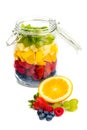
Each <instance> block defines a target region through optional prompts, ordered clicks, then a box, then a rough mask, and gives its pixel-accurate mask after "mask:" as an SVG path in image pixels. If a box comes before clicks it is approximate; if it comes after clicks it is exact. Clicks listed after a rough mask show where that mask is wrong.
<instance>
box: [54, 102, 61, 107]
mask: <svg viewBox="0 0 87 130" xmlns="http://www.w3.org/2000/svg"><path fill="white" fill-rule="evenodd" d="M61 106H62V103H61V102H57V103H54V104H53V105H52V107H53V108H57V107H61Z"/></svg>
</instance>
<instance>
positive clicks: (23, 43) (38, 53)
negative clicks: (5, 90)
mask: <svg viewBox="0 0 87 130" xmlns="http://www.w3.org/2000/svg"><path fill="white" fill-rule="evenodd" d="M43 29H48V27H46V26H43V27H33V26H31V25H30V24H28V25H24V24H22V25H21V30H22V31H25V32H26V34H24V33H22V31H21V32H20V34H19V35H20V38H17V39H18V40H17V42H16V46H15V51H14V58H15V60H14V68H15V72H16V76H18V77H19V78H21V79H22V80H28V79H32V80H35V81H38V80H41V79H44V78H47V77H49V76H52V75H54V74H55V72H56V63H57V52H58V48H57V45H56V43H55V36H54V35H53V34H51V33H47V34H44V35H40V34H42V30H43ZM29 33H30V35H29ZM32 34H35V35H32ZM36 34H37V35H36Z"/></svg>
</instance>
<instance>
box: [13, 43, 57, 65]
mask: <svg viewBox="0 0 87 130" xmlns="http://www.w3.org/2000/svg"><path fill="white" fill-rule="evenodd" d="M57 51H58V48H57V45H56V44H55V43H53V44H51V45H44V46H43V47H40V48H36V47H35V46H34V45H32V46H30V47H24V45H23V44H22V43H20V44H17V45H16V47H15V52H14V57H15V59H19V58H20V59H21V60H22V61H25V62H27V63H29V64H38V65H45V64H46V62H55V61H56V59H57Z"/></svg>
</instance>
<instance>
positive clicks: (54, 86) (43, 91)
mask: <svg viewBox="0 0 87 130" xmlns="http://www.w3.org/2000/svg"><path fill="white" fill-rule="evenodd" d="M72 90H73V85H72V82H71V81H70V79H68V78H67V77H64V76H54V77H50V78H47V79H45V80H44V81H42V82H41V83H40V85H39V87H38V92H39V94H40V96H41V97H43V98H44V99H45V100H46V101H47V102H49V103H56V102H61V101H63V100H65V99H67V98H68V97H69V96H70V95H71V93H72Z"/></svg>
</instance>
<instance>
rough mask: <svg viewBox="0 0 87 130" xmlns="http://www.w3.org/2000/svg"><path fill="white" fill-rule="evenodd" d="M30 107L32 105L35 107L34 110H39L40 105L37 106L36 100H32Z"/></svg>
mask: <svg viewBox="0 0 87 130" xmlns="http://www.w3.org/2000/svg"><path fill="white" fill-rule="evenodd" d="M32 107H33V109H35V110H39V109H40V107H39V105H38V102H34V103H33V105H32Z"/></svg>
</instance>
